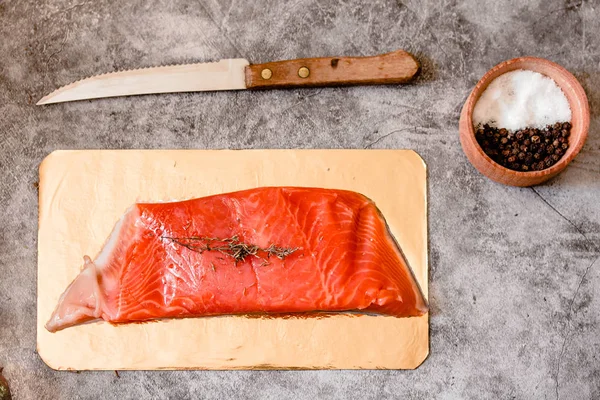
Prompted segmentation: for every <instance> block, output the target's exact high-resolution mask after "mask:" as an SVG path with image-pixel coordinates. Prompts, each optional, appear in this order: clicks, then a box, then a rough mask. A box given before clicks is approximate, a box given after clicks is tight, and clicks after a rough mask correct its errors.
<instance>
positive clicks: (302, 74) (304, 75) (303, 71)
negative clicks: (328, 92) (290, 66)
mask: <svg viewBox="0 0 600 400" xmlns="http://www.w3.org/2000/svg"><path fill="white" fill-rule="evenodd" d="M308 75H310V70H309V69H308V68H306V67H300V69H299V70H298V76H299V77H300V78H308Z"/></svg>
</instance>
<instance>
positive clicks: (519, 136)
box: [515, 131, 523, 141]
mask: <svg viewBox="0 0 600 400" xmlns="http://www.w3.org/2000/svg"><path fill="white" fill-rule="evenodd" d="M515 136H516V138H517V140H519V141H521V140H523V132H522V131H519V132H517V134H516V135H515Z"/></svg>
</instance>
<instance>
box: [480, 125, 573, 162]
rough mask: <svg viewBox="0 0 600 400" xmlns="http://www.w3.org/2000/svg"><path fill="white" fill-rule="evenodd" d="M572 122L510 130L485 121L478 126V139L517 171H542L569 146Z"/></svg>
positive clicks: (489, 150) (494, 154)
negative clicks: (495, 126) (481, 125)
mask: <svg viewBox="0 0 600 400" xmlns="http://www.w3.org/2000/svg"><path fill="white" fill-rule="evenodd" d="M570 129H571V124H570V123H558V124H555V125H548V126H546V127H545V128H544V129H537V128H524V129H521V130H518V131H516V132H510V131H508V130H507V129H505V128H500V129H498V128H492V127H490V126H489V125H487V124H485V125H483V127H477V129H476V130H475V138H476V140H477V142H478V143H479V145H480V146H481V148H482V149H483V151H484V152H485V153H486V154H487V155H488V156H489V157H490V158H491V159H492V160H494V161H495V162H497V163H498V164H500V165H503V166H505V167H507V168H510V169H513V170H515V171H539V170H542V169H544V168H548V167H550V166H552V165H554V163H556V161H558V160H559V159H560V157H561V156H562V155H564V153H565V151H566V150H567V149H568V147H569V143H568V139H567V138H568V136H569V134H570V132H569V130H570Z"/></svg>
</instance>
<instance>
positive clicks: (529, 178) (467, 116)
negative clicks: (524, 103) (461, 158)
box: [459, 57, 590, 186]
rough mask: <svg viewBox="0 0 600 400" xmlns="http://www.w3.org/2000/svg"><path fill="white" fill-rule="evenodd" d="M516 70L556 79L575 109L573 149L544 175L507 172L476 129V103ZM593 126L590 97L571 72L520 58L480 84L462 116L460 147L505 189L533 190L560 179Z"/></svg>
mask: <svg viewBox="0 0 600 400" xmlns="http://www.w3.org/2000/svg"><path fill="white" fill-rule="evenodd" d="M516 69H524V70H530V71H534V72H539V73H541V74H543V75H546V76H548V77H550V78H552V79H553V80H554V81H555V82H556V84H557V85H558V86H559V87H560V88H561V89H562V91H563V92H564V93H565V95H566V97H567V100H568V101H569V105H570V107H571V125H572V128H571V135H570V136H569V148H568V150H567V152H566V153H565V154H564V155H563V157H562V158H561V159H560V160H559V161H558V162H557V163H556V164H554V165H553V166H551V167H550V168H546V169H543V170H541V171H530V172H518V171H513V170H511V169H508V168H504V167H503V166H501V165H500V164H498V163H496V162H495V161H493V160H492V159H491V158H490V157H488V156H487V155H486V154H485V153H484V152H483V150H482V148H481V147H480V146H479V144H478V143H477V140H476V139H475V129H474V128H473V108H474V107H475V103H477V100H479V97H480V96H481V94H482V93H483V91H484V90H485V89H486V88H487V87H488V85H489V84H490V83H491V82H492V81H493V80H494V79H495V78H497V77H498V76H500V75H502V74H504V73H506V72H509V71H514V70H516ZM564 122H567V121H564ZM589 126H590V107H589V104H588V99H587V96H586V95H585V92H584V90H583V88H582V87H581V85H580V84H579V82H578V81H577V79H576V78H575V77H574V76H573V75H572V74H571V73H570V72H569V71H567V70H566V69H564V68H563V67H561V66H560V65H558V64H555V63H553V62H551V61H548V60H545V59H543V58H536V57H519V58H513V59H512V60H508V61H504V62H502V63H500V64H498V65H496V66H495V67H494V68H492V69H491V70H489V71H488V72H487V73H486V74H485V75H484V76H483V78H481V80H480V81H479V82H478V83H477V85H476V86H475V88H474V89H473V91H472V92H471V94H470V95H469V97H468V98H467V101H466V102H465V104H464V106H463V109H462V112H461V114H460V122H459V133H460V143H461V145H462V148H463V150H464V152H465V154H466V156H467V158H468V159H469V161H470V162H471V164H473V166H474V167H475V168H477V170H478V171H479V172H481V173H482V174H483V175H485V176H487V177H488V178H490V179H492V180H494V181H496V182H500V183H503V184H505V185H511V186H533V185H538V184H540V183H542V182H545V181H547V180H548V179H550V178H552V177H554V176H556V175H557V174H559V173H560V172H561V171H562V170H564V169H565V168H566V167H567V165H568V164H569V163H570V162H571V161H572V160H573V158H575V156H576V155H577V154H578V153H579V151H580V150H581V148H582V147H583V144H584V143H585V140H586V139H587V135H588V129H589Z"/></svg>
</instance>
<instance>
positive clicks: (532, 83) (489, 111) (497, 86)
mask: <svg viewBox="0 0 600 400" xmlns="http://www.w3.org/2000/svg"><path fill="white" fill-rule="evenodd" d="M570 121H571V108H570V107H569V102H568V101H567V97H566V96H565V94H564V93H563V91H562V90H561V89H560V88H559V87H558V85H557V84H556V82H554V81H553V80H552V79H550V78H548V77H547V76H544V75H542V74H540V73H538V72H533V71H526V70H522V69H519V70H516V71H511V72H507V73H505V74H502V75H500V76H499V77H497V78H496V79H494V80H493V81H492V82H491V83H490V85H489V86H488V87H487V89H485V91H484V92H483V93H482V94H481V97H480V98H479V100H478V101H477V103H476V104H475V108H474V110H473V123H474V125H475V126H478V125H483V124H489V125H490V126H493V127H495V128H505V129H508V130H509V131H516V130H519V129H523V128H540V129H541V128H545V127H546V125H552V124H555V123H557V122H570Z"/></svg>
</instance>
